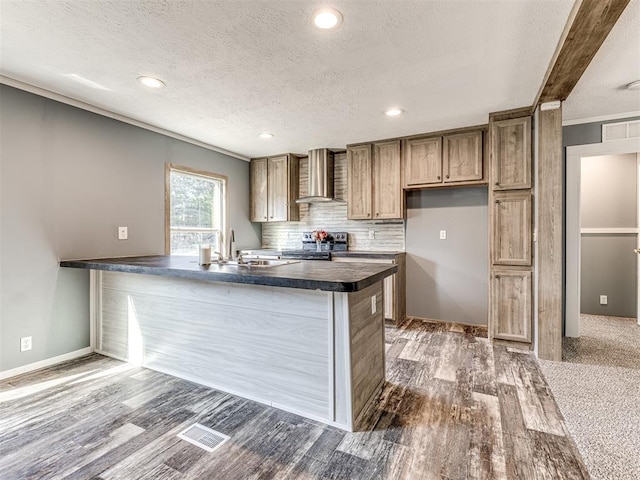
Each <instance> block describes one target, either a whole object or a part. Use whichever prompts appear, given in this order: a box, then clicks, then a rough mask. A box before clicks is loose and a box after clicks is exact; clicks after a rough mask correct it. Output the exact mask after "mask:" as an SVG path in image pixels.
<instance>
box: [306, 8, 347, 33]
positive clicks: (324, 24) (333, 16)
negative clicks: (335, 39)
mask: <svg viewBox="0 0 640 480" xmlns="http://www.w3.org/2000/svg"><path fill="white" fill-rule="evenodd" d="M311 18H313V24H314V25H315V26H316V27H318V28H322V29H323V30H329V29H330V28H335V27H337V26H338V25H340V24H341V23H342V14H341V13H340V12H339V11H338V10H336V9H334V8H321V9H320V10H316V11H315V12H313V16H312V17H311Z"/></svg>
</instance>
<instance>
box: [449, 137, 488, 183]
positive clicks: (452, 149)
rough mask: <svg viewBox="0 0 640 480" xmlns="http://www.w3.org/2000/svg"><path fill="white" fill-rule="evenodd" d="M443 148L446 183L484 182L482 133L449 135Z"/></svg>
mask: <svg viewBox="0 0 640 480" xmlns="http://www.w3.org/2000/svg"><path fill="white" fill-rule="evenodd" d="M442 148H443V154H442V169H443V171H444V172H443V173H444V182H445V183H449V182H471V181H474V180H482V172H483V170H482V132H470V133H460V134H458V135H447V136H446V137H444V140H443V147H442Z"/></svg>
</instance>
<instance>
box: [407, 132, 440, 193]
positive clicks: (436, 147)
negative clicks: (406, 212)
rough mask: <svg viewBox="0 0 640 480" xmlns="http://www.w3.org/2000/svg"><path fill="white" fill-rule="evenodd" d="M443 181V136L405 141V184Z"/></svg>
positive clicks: (416, 184)
mask: <svg viewBox="0 0 640 480" xmlns="http://www.w3.org/2000/svg"><path fill="white" fill-rule="evenodd" d="M430 183H442V137H431V138H413V139H408V140H405V142H404V186H405V187H415V186H421V185H428V184H430Z"/></svg>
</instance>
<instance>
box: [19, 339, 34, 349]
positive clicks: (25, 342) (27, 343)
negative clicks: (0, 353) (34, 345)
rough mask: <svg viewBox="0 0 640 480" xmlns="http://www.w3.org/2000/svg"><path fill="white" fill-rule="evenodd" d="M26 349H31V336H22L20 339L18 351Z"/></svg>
mask: <svg viewBox="0 0 640 480" xmlns="http://www.w3.org/2000/svg"><path fill="white" fill-rule="evenodd" d="M27 350H31V337H22V338H21V339H20V351H21V352H26V351H27Z"/></svg>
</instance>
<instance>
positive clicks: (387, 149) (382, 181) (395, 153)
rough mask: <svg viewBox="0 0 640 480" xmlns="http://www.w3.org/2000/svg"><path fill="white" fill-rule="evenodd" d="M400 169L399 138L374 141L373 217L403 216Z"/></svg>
mask: <svg viewBox="0 0 640 480" xmlns="http://www.w3.org/2000/svg"><path fill="white" fill-rule="evenodd" d="M400 170H401V168H400V140H394V141H391V142H380V143H374V144H373V210H374V217H373V218H375V219H379V218H402V217H403V210H404V209H403V204H402V200H403V192H402V183H401V182H402V180H401V177H400Z"/></svg>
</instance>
